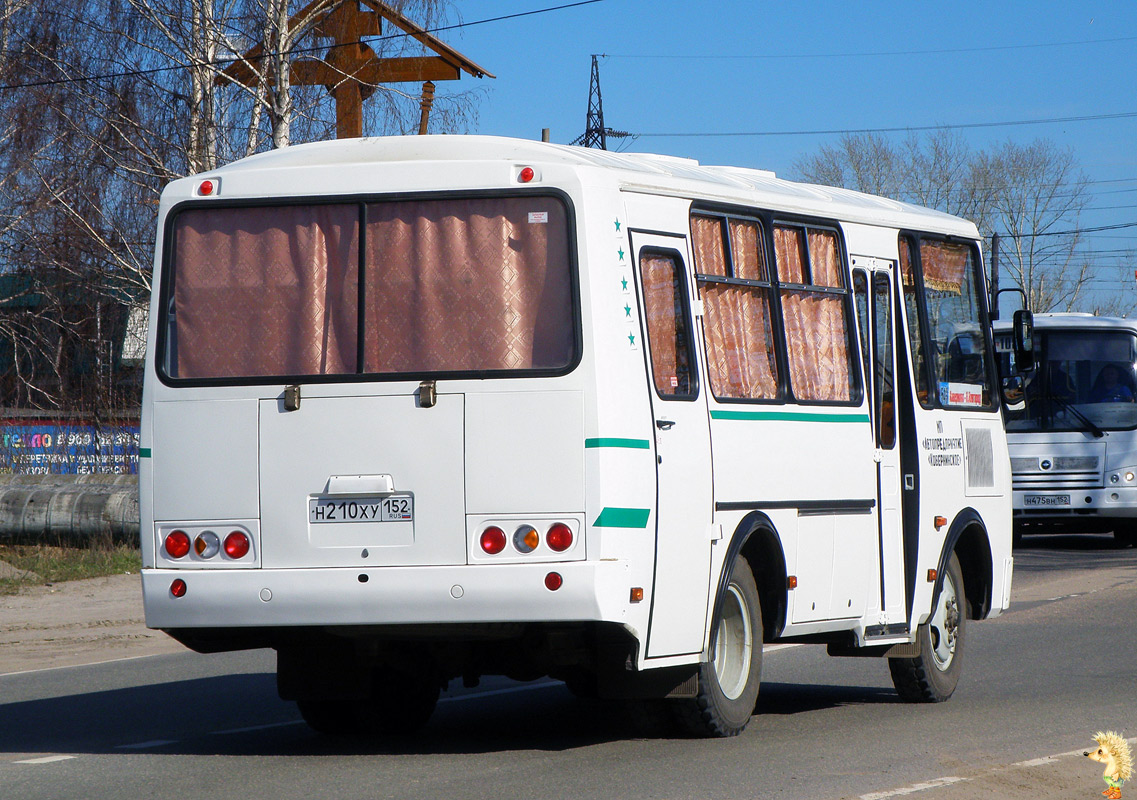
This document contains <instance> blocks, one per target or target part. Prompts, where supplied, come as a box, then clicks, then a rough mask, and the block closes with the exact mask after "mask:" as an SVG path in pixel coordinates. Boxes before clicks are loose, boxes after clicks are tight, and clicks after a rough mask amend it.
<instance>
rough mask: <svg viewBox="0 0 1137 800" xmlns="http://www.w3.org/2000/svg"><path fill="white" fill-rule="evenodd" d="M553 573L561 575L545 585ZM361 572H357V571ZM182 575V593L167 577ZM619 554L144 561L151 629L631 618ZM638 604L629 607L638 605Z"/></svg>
mask: <svg viewBox="0 0 1137 800" xmlns="http://www.w3.org/2000/svg"><path fill="white" fill-rule="evenodd" d="M550 572H557V573H559V574H560V575H561V577H562V578H563V584H562V585H561V587H560V588H559V589H557V590H556V591H550V590H549V589H547V588H546V587H545V576H546V575H548V574H549V573H550ZM364 576H365V577H366V580H365V581H364V580H363V578H364ZM176 579H181V580H183V581H185V583H186V592H185V595H184V596H182V597H174V596H173V594H172V593H171V591H170V585H171V584H172V583H173V582H174V581H175V580H176ZM628 595H629V587H628V569H627V565H626V564H625V563H623V562H617V561H605V562H573V563H564V562H562V563H553V564H511V565H495V566H488V565H477V566H449V567H377V568H372V569H347V568H324V569H277V570H266V569H248V570H235V569H227V570H205V569H202V570H187V569H176V570H173V569H144V570H143V571H142V596H143V602H144V605H145V609H146V624H147V626H149V627H151V628H237V627H258V626H266V627H293V626H321V625H408V624H411V625H413V624H431V623H459V624H460V623H484V622H542V621H543V622H549V621H592V620H603V621H611V622H625V623H626V622H630V620H629V619H628V617H629V614H630V611H631V608H630V607H629V603H628ZM647 605H648V603H647V601H646V600H645V602H644V603H642V604H638V605H637V606H635V608H636V610H637V611H638V610H639V609H640V608H642V607H643V606H647Z"/></svg>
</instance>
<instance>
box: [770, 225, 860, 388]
mask: <svg viewBox="0 0 1137 800" xmlns="http://www.w3.org/2000/svg"><path fill="white" fill-rule="evenodd" d="M804 235H805V231H804V230H803V229H801V228H789V227H779V228H775V229H774V247H775V251H776V257H777V263H778V278H779V280H780V281H781V282H782V283H809V284H811V285H814V286H831V287H837V288H839V287H841V286H843V285H844V281H843V280H842V277H841V275H842V268H841V262H840V257H839V253H840V251H839V249H838V247H837V237H836V234H834V233H833V232H832V231H812V230H811V231H810V232H809V259H810V260H809V272H810V276H806V275H805V269H804V263H803V260H802V259H803V253H804V250H803V248H802V244H803V237H804ZM807 277H811V280H808V281H807V280H806V278H807ZM781 299H782V318H783V321H784V324H785V330H786V349H787V350H788V351H789V366H790V386H791V387H792V388H793V393H794V396H795V397H796V398H797V399H799V400H817V401H831V402H842V401H848V400H849V399H850V397H851V393H850V386H849V377H850V372H849V336H848V320H847V319H846V318H845V303H844V299H843V298H842V297H840V296H838V295H832V294H828V293H824V292H813V291H809V290H803V289H786V288H783V289H782V290H781Z"/></svg>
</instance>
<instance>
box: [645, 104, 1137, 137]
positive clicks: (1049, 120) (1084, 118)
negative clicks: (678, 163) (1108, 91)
mask: <svg viewBox="0 0 1137 800" xmlns="http://www.w3.org/2000/svg"><path fill="white" fill-rule="evenodd" d="M1133 117H1137V111H1125V112H1121V113H1117V114H1085V115H1080V116H1075V117H1044V118H1042V119H1020V120H1008V121H1004V122H966V123H956V124H941V125H904V126H898V127H893V128H832V129H827V130H826V129H817V130H796V131H788V130H787V131H704V132H695V131H692V132H676V133H644V132H639V133H637V134H635V135H636V136H640V137H643V138H657V139H658V138H695V137H708V138H710V137H716V138H717V137H742V136H833V135H836V134H852V133H904V132H907V131H942V130H957V129H964V128H1001V127H1010V126H1015V125H1049V124H1053V123H1060V122H1094V121H1099V120H1106V119H1132V118H1133Z"/></svg>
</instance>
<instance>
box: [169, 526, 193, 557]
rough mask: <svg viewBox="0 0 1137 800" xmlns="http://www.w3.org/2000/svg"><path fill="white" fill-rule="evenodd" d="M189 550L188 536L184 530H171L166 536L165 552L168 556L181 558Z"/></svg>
mask: <svg viewBox="0 0 1137 800" xmlns="http://www.w3.org/2000/svg"><path fill="white" fill-rule="evenodd" d="M189 551H190V538H189V534H188V533H186V532H185V531H171V532H170V534H169V535H168V536H167V537H166V553H167V554H168V555H169V556H170V558H183V557H184V556H186V555H187V554H188V553H189Z"/></svg>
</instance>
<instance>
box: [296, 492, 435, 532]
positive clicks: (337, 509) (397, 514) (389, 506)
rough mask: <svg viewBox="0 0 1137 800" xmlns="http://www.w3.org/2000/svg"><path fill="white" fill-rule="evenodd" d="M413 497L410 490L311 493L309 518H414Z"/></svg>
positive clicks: (314, 521) (313, 520)
mask: <svg viewBox="0 0 1137 800" xmlns="http://www.w3.org/2000/svg"><path fill="white" fill-rule="evenodd" d="M414 518H415V499H414V496H413V495H409V494H392V495H386V496H383V497H312V498H309V500H308V522H309V524H312V525H317V524H323V523H334V522H414Z"/></svg>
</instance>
